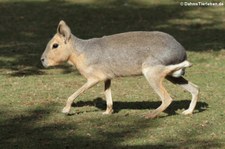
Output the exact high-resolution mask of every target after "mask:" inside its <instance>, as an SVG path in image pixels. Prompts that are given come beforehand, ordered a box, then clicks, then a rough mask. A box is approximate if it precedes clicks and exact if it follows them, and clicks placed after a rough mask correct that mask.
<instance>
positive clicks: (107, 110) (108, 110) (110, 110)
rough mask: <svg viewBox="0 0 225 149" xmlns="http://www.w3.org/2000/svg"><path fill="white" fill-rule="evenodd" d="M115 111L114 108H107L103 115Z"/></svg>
mask: <svg viewBox="0 0 225 149" xmlns="http://www.w3.org/2000/svg"><path fill="white" fill-rule="evenodd" d="M112 113H113V109H106V111H105V112H103V113H102V114H103V115H109V114H112Z"/></svg>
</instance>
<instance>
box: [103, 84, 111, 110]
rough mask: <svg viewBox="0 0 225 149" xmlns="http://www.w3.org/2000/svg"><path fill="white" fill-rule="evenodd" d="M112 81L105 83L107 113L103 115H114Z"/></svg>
mask: <svg viewBox="0 0 225 149" xmlns="http://www.w3.org/2000/svg"><path fill="white" fill-rule="evenodd" d="M110 86H111V80H106V81H105V97H106V105H107V108H106V111H105V112H103V114H112V113H113V101H112V94H111V87H110Z"/></svg>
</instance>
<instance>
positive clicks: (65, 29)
mask: <svg viewBox="0 0 225 149" xmlns="http://www.w3.org/2000/svg"><path fill="white" fill-rule="evenodd" d="M57 33H58V34H60V35H61V36H63V37H64V38H65V43H67V42H68V41H69V40H70V38H71V31H70V28H69V26H67V24H66V22H64V21H63V20H61V21H60V22H59V25H58V28H57Z"/></svg>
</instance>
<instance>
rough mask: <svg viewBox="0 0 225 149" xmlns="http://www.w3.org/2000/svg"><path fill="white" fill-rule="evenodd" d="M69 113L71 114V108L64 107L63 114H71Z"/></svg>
mask: <svg viewBox="0 0 225 149" xmlns="http://www.w3.org/2000/svg"><path fill="white" fill-rule="evenodd" d="M69 112H70V107H64V108H63V110H62V113H64V114H69Z"/></svg>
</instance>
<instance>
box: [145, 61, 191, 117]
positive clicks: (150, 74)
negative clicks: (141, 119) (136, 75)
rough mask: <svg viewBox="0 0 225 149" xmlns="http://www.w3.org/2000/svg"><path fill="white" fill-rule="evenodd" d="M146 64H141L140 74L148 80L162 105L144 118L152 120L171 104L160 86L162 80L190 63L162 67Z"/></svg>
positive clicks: (170, 99)
mask: <svg viewBox="0 0 225 149" xmlns="http://www.w3.org/2000/svg"><path fill="white" fill-rule="evenodd" d="M147 64H148V63H144V64H143V68H142V73H143V74H144V76H145V77H146V79H147V80H148V82H149V84H150V85H151V87H152V88H153V89H154V91H155V92H156V93H157V94H158V95H159V97H160V98H161V100H162V104H161V105H160V106H159V107H158V108H157V109H156V110H155V111H153V112H152V113H151V114H148V115H147V116H146V118H154V117H156V116H158V115H159V114H160V113H161V112H162V111H164V110H165V109H166V108H167V107H168V106H169V105H170V104H171V102H172V98H171V97H170V95H169V94H168V92H167V91H166V89H165V87H164V86H163V84H162V81H163V79H164V78H165V77H166V76H168V75H169V74H171V73H172V72H174V71H177V70H179V69H183V68H186V67H190V66H191V63H190V62H188V61H184V62H182V63H179V64H175V65H169V66H163V65H154V66H152V65H150V66H148V65H147Z"/></svg>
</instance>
